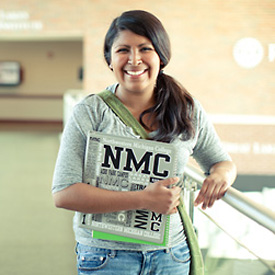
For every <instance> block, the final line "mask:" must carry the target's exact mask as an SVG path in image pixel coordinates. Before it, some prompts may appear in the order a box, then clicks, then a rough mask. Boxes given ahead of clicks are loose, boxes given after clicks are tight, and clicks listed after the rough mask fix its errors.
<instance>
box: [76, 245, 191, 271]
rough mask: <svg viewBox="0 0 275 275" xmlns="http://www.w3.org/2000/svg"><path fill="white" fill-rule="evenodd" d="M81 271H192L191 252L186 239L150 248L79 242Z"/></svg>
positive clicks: (78, 264) (78, 263) (78, 267)
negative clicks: (110, 247) (170, 244)
mask: <svg viewBox="0 0 275 275" xmlns="http://www.w3.org/2000/svg"><path fill="white" fill-rule="evenodd" d="M76 251H77V269H78V275H84V274H119V275H145V274H152V275H153V274H154V275H160V274H161V275H168V274H171V275H179V274H180V275H188V274H189V269H190V262H191V260H190V258H191V257H190V252H189V247H188V245H187V243H186V242H183V243H181V244H179V245H177V246H175V247H172V248H169V249H166V250H156V251H148V252H139V251H125V250H110V249H103V248H94V247H91V246H86V245H82V244H77V249H76Z"/></svg>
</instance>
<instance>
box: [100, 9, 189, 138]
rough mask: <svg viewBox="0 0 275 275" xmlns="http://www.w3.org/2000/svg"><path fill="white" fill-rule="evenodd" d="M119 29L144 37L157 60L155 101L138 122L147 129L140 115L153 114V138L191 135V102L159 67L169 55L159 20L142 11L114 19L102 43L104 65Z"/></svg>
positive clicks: (166, 40) (166, 60) (134, 11)
mask: <svg viewBox="0 0 275 275" xmlns="http://www.w3.org/2000/svg"><path fill="white" fill-rule="evenodd" d="M123 30H129V31H132V32H133V33H135V34H138V35H141V36H144V37H146V38H148V39H149V40H150V41H151V42H152V44H153V46H154V48H155V51H156V52H157V54H158V55H159V58H160V60H161V66H160V72H159V75H158V78H157V81H156V87H155V90H154V95H155V102H156V104H155V105H154V106H153V107H151V108H149V109H147V110H145V111H144V112H143V113H142V114H141V115H140V123H141V124H142V125H143V126H144V127H145V128H147V129H150V127H151V126H152V125H145V124H144V123H143V121H142V118H143V116H144V115H145V114H146V113H148V114H151V115H153V114H154V121H155V124H156V125H157V126H158V129H157V131H156V135H155V136H154V139H155V140H159V141H164V142H171V141H172V140H173V139H175V138H176V137H178V136H180V137H181V138H182V139H183V140H187V139H189V138H191V137H192V136H193V134H194V127H193V123H192V120H193V108H194V101H193V98H192V96H191V95H190V94H189V93H188V92H187V91H186V89H185V88H184V87H183V86H182V85H181V84H180V83H179V82H177V81H176V80H175V79H174V78H172V77H171V76H168V75H166V74H164V73H163V68H164V67H165V66H166V65H167V64H168V63H169V61H170V58H171V47H170V40H169V37H168V34H167V32H166V31H165V29H164V27H163V25H162V23H161V22H160V21H159V19H158V18H156V17H155V16H154V15H152V14H151V13H149V12H146V11H142V10H132V11H127V12H124V13H122V15H121V16H119V17H117V18H116V19H114V21H113V22H112V24H111V26H110V28H109V30H108V32H107V34H106V36H105V42H104V58H105V60H106V62H107V64H108V65H110V63H111V49H112V45H113V43H114V40H115V38H116V37H117V36H118V35H119V33H120V31H123Z"/></svg>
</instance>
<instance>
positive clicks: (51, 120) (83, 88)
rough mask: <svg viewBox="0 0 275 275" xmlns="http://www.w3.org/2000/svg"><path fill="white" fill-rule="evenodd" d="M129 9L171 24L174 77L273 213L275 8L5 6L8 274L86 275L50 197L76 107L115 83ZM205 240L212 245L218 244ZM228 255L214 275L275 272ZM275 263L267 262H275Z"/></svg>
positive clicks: (0, 73)
mask: <svg viewBox="0 0 275 275" xmlns="http://www.w3.org/2000/svg"><path fill="white" fill-rule="evenodd" d="M130 9H143V10H147V11H149V12H152V13H153V14H155V15H156V16H157V17H158V18H159V19H160V20H161V21H162V23H163V24H164V26H165V28H166V30H167V32H168V34H169V36H170V39H171V44H172V60H171V62H170V64H169V65H168V66H167V68H166V69H165V72H166V73H167V74H170V75H172V76H173V77H175V78H176V79H177V80H179V81H180V82H181V83H182V84H183V86H185V88H186V89H187V90H188V91H189V92H190V93H191V94H192V95H193V96H194V97H196V98H197V99H198V100H199V101H200V102H201V103H202V105H203V106H204V108H205V109H206V111H207V113H208V114H209V115H210V118H211V120H212V121H213V123H214V125H215V128H216V130H217V132H218V134H219V135H220V137H221V140H222V142H223V143H224V145H225V147H226V149H227V150H228V151H229V153H230V154H231V156H232V158H233V160H234V161H235V163H236V164H237V166H238V178H237V181H236V183H235V184H234V187H235V188H236V189H238V190H240V191H242V192H245V193H246V194H248V195H251V197H253V199H255V200H256V201H258V202H260V203H261V204H263V205H265V206H267V207H269V208H270V209H272V210H273V211H274V209H275V205H274V195H271V194H274V188H275V168H274V167H275V138H274V136H275V108H274V102H275V77H274V73H275V34H274V29H275V2H274V0H251V1H247V0H232V1H225V0H211V1H206V0H194V1H187V0H169V1H168V0H158V1H156V0H152V1H143V0H139V1H136V0H133V1H131V2H129V1H126V0H113V1H108V0H79V1H72V0H60V1H54V0H48V1H44V0H13V1H10V0H1V4H0V221H1V226H0V274H7V275H13V274H23V275H25V274H26V275H27V274H31V275H32V274H51V275H52V274H58V275H63V274H64V275H65V274H66V275H70V274H72V275H73V274H76V268H75V255H74V246H75V242H74V236H73V232H72V222H71V219H72V213H70V212H68V211H65V210H60V209H56V208H55V207H54V205H53V201H52V197H51V181H52V174H53V169H54V165H55V159H56V156H57V152H58V147H59V139H60V135H61V133H62V129H63V125H64V123H65V122H66V119H67V118H68V116H69V114H70V111H71V108H72V106H73V105H74V104H75V103H76V102H77V101H78V100H79V99H80V98H82V97H83V96H85V95H86V94H89V93H98V92H100V91H101V90H103V89H104V88H105V87H106V86H108V85H110V84H112V83H113V82H114V81H115V79H114V77H113V75H112V73H111V71H110V70H109V69H108V67H107V65H106V64H105V63H104V58H103V40H104V35H105V33H106V31H107V29H108V27H109V25H110V23H111V21H112V20H113V19H114V18H115V17H117V16H119V15H120V14H121V13H122V12H123V11H125V10H130ZM219 209H223V207H222V206H221V207H220V208H219ZM213 211H215V208H213ZM216 212H218V211H216ZM229 212H230V211H229V210H228V212H226V213H229ZM221 215H222V216H224V212H222V213H221ZM228 215H229V214H228ZM202 219H203V218H202ZM199 224H200V222H199ZM237 224H240V219H237V221H235V222H232V223H231V225H233V227H236V225H237ZM227 226H228V227H229V225H227ZM199 227H200V228H203V229H201V231H202V230H203V231H204V232H208V231H209V232H208V233H209V234H212V235H211V236H213V234H214V235H217V232H216V231H215V230H213V229H211V226H210V225H209V226H208V225H207V226H206V225H205V223H204V225H203V224H200V225H199ZM240 227H241V228H242V230H241V231H242V233H241V236H242V238H245V236H249V232H250V231H249V230H250V229H249V228H250V227H249V226H247V225H245V226H244V225H243V226H241V225H240ZM209 228H210V229H209ZM198 230H200V229H199V228H198ZM211 232H212V233H211ZM257 232H259V231H257ZM266 234H267V235H266ZM263 235H264V236H268V237H267V240H266V243H265V245H264V246H261V247H260V250H261V251H268V250H267V247H268V243H269V244H270V243H272V244H273V242H274V234H273V235H268V233H262V232H261V233H256V235H253V238H252V239H253V241H255V238H256V239H257V238H259V236H263ZM200 236H204V234H200ZM207 236H208V237H207ZM207 236H204V237H203V239H201V245H202V246H204V247H206V246H207V247H209V246H210V243H215V241H211V242H210V241H209V240H210V239H211V238H212V237H211V238H210V237H209V235H207ZM255 236H256V237H255ZM247 239H248V240H250V241H251V240H252V239H251V238H248V237H247ZM253 241H252V242H253ZM216 242H217V243H218V244H219V245H220V244H221V243H226V242H225V239H223V241H220V239H219V241H218V240H217V239H216ZM258 243H259V242H258ZM226 247H227V248H226V249H225V251H220V252H218V253H217V252H216V251H215V252H213V251H214V250H215V249H214V248H213V247H212V256H213V255H214V256H213V258H215V259H216V260H215V262H214V261H212V262H211V266H214V269H213V270H216V271H209V273H208V274H247V273H242V271H241V270H242V268H243V266H241V267H240V261H238V263H235V262H234V259H235V258H239V259H240V258H242V259H243V260H244V261H245V265H244V266H245V270H247V268H248V266H249V265H250V267H252V266H253V269H252V270H251V271H249V273H250V275H252V274H273V273H269V271H268V269H264V268H262V266H261V267H259V268H257V267H256V265H255V266H254V265H252V263H253V264H254V263H255V262H254V261H253V259H254V257H251V255H250V256H248V255H247V254H245V253H240V254H239V253H236V247H235V245H231V246H230V245H229V244H228V246H226ZM230 251H231V252H230ZM217 254H218V256H217ZM271 254H272V253H271V252H270V253H265V254H264V255H263V257H265V258H266V259H267V260H275V256H274V255H275V253H274V254H273V255H271ZM240 255H241V256H240ZM222 258H227V259H230V260H231V261H230V264H229V265H227V266H230V268H229V267H227V271H226V272H227V273H226V272H225V271H224V270H223V271H222V272H221V271H218V270H219V269H218V265H217V261H218V260H217V259H220V261H221V259H222ZM234 263H235V264H234ZM209 270H211V267H210V265H209ZM215 272H218V273H215ZM253 272H254V273H253Z"/></svg>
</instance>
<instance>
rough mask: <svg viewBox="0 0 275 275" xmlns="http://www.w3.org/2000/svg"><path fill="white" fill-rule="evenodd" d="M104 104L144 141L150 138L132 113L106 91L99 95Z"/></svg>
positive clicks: (112, 94)
mask: <svg viewBox="0 0 275 275" xmlns="http://www.w3.org/2000/svg"><path fill="white" fill-rule="evenodd" d="M98 95H99V96H100V97H101V98H102V99H103V100H104V102H105V103H106V104H107V105H108V106H109V107H110V108H111V109H112V110H113V112H114V113H115V114H116V115H117V116H118V117H119V118H120V119H121V120H122V121H123V123H125V124H126V125H127V126H129V127H131V128H132V129H133V130H134V132H135V133H136V134H137V135H139V136H140V137H141V138H143V139H147V138H148V134H147V132H146V131H145V129H144V128H143V127H142V126H141V125H140V123H139V122H138V121H137V120H136V118H135V117H134V116H133V115H132V114H131V112H130V111H129V110H128V109H127V108H126V107H125V106H124V105H123V103H122V102H121V101H120V100H119V99H118V98H117V97H116V96H115V95H114V93H112V92H111V91H108V90H105V91H102V92H101V93H99V94H98Z"/></svg>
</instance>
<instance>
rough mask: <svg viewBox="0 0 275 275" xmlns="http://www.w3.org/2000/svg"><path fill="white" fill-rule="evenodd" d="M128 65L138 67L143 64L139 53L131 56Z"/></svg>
mask: <svg viewBox="0 0 275 275" xmlns="http://www.w3.org/2000/svg"><path fill="white" fill-rule="evenodd" d="M128 63H129V64H130V65H133V66H137V65H139V64H141V63H142V60H141V57H140V55H139V53H138V52H136V51H132V52H131V54H130V56H129V59H128Z"/></svg>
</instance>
